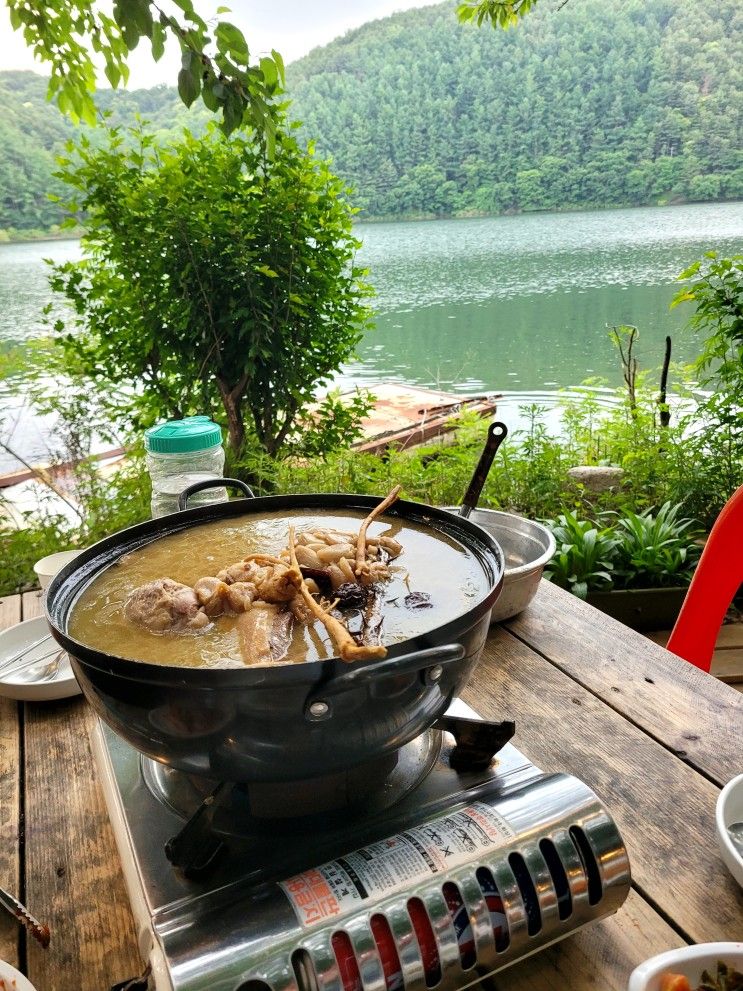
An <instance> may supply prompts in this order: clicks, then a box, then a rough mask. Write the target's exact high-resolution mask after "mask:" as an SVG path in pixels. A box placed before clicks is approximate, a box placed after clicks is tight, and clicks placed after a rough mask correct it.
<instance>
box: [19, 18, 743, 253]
mask: <svg viewBox="0 0 743 991" xmlns="http://www.w3.org/2000/svg"><path fill="white" fill-rule="evenodd" d="M742 56H743V4H741V3H740V2H739V0H718V2H717V3H716V4H715V5H713V6H710V7H709V8H705V7H702V6H701V5H700V4H699V3H698V0H570V2H569V3H568V4H567V6H565V7H564V8H563V9H562V10H559V11H557V10H555V9H554V5H551V4H549V3H548V2H547V0H543V3H542V4H541V5H540V8H539V9H538V10H537V11H536V13H534V14H530V15H529V16H528V17H527V18H526V19H525V20H524V21H523V22H522V23H521V24H520V25H519V27H518V28H516V29H515V30H511V31H508V32H502V31H493V30H491V29H490V28H481V29H479V30H478V29H477V28H476V27H474V25H472V24H468V25H459V24H458V23H457V21H456V18H455V16H454V8H453V5H452V4H451V2H446V3H444V4H441V5H438V6H434V7H425V8H418V9H415V10H409V11H406V12H404V13H400V14H395V15H393V16H391V17H387V18H384V19H383V20H379V21H373V22H371V23H369V24H366V25H364V26H363V27H361V28H358V29H357V30H355V31H352V32H349V33H348V34H346V35H345V36H344V37H342V38H339V39H337V40H336V41H333V42H331V43H330V44H328V45H326V46H324V47H322V48H318V49H315V50H314V51H313V52H311V53H310V54H309V55H307V56H305V57H304V58H303V59H300V60H298V61H297V62H295V63H293V64H292V65H290V66H289V68H288V81H287V82H288V90H289V94H290V96H291V97H292V98H293V100H294V105H293V108H292V113H293V115H294V116H295V117H296V118H297V119H299V120H302V121H303V122H304V130H303V133H304V134H305V135H306V136H307V137H308V138H313V139H315V140H316V143H317V147H318V149H319V151H320V152H322V153H324V154H329V155H331V156H332V158H333V160H334V168H335V171H336V172H337V173H338V174H339V175H341V176H343V177H344V179H346V180H347V181H348V182H349V184H350V185H351V186H352V187H354V189H355V193H354V200H355V202H356V203H357V205H358V206H359V207H361V209H362V213H361V214H360V216H361V217H363V218H365V219H366V218H368V219H373V218H405V217H418V216H451V215H458V216H467V215H472V214H481V213H502V212H511V211H525V210H554V209H570V208H588V207H608V206H623V205H642V204H650V203H664V202H674V201H682V200H699V201H705V200H719V199H737V198H743V140H742V138H743V57H742ZM45 89H46V83H45V80H44V79H43V78H42V77H40V76H37V75H35V74H33V73H28V72H25V73H22V72H2V73H0V107H1V108H2V109H0V237H2V236H3V231H5V237H6V238H7V237H8V236H9V233H8V232H10V234H14V233H16V232H23V231H30V230H32V229H43V230H48V229H49V228H50V227H51V226H52V225H54V224H57V223H58V222H59V220H60V219H61V215H60V211H59V207H58V206H57V205H56V204H54V203H51V202H49V201H48V200H47V198H46V192H47V191H51V192H59V190H58V189H57V187H56V181H55V180H54V179H53V178H52V173H53V171H54V169H55V163H54V156H55V154H58V153H59V152H60V151H61V150H62V146H63V143H64V141H65V140H66V139H67V138H68V137H71V136H74V133H75V130H76V129H75V127H74V126H73V125H72V124H71V123H70V122H69V121H68V120H67V119H66V118H64V117H63V116H62V115H61V114H60V113H59V111H58V110H57V109H56V107H55V106H53V105H51V104H49V103H47V102H46V98H45ZM98 102H99V105H100V106H101V108H102V109H110V110H111V111H112V114H113V122H114V123H118V124H125V123H130V122H132V120H133V118H134V114H135V113H139V114H141V115H142V116H143V117H145V118H146V119H148V120H150V121H152V123H153V124H154V126H155V127H156V128H157V129H158V130H159V131H161V132H163V133H165V134H170V133H175V132H176V131H177V130H178V129H179V128H180V127H182V126H184V125H186V124H188V125H189V126H191V127H192V128H200V127H202V126H203V122H204V120H205V112H204V111H196V112H194V110H192V111H187V110H186V109H185V108H184V107H183V106H182V104H180V102H179V100H178V97H177V94H176V93H175V90H174V89H172V88H170V87H157V88H155V89H150V90H133V91H131V92H111V91H101V93H99V95H98Z"/></svg>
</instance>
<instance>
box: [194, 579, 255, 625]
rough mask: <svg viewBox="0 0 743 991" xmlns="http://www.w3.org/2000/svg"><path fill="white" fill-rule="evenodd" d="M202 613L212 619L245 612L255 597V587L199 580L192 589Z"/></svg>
mask: <svg viewBox="0 0 743 991" xmlns="http://www.w3.org/2000/svg"><path fill="white" fill-rule="evenodd" d="M193 590H194V592H195V593H196V597H197V599H198V600H199V602H200V604H201V606H202V608H203V610H204V612H205V613H206V614H207V616H210V617H212V618H214V617H216V616H224V615H237V614H239V613H243V612H247V610H248V609H250V607H251V605H252V604H253V600H254V599H255V597H256V589H255V585H251V584H249V583H247V582H233V584H232V585H228V584H227V583H226V582H223V581H220V579H219V578H211V577H208V578H199V580H198V581H197V582H196V584H195V585H194V587H193Z"/></svg>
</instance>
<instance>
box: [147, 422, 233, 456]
mask: <svg viewBox="0 0 743 991" xmlns="http://www.w3.org/2000/svg"><path fill="white" fill-rule="evenodd" d="M221 443H222V431H221V430H220V428H219V426H218V425H217V424H216V423H214V422H213V421H212V420H210V419H209V417H208V416H187V417H185V418H184V419H183V420H168V421H167V422H166V423H158V424H157V426H155V427H150V428H149V430H145V432H144V446H145V447H146V448H147V450H148V451H153V452H154V453H155V454H187V453H188V452H189V451H205V450H206V449H207V448H209V447H216V445H217V444H221Z"/></svg>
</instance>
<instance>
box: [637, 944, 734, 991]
mask: <svg viewBox="0 0 743 991" xmlns="http://www.w3.org/2000/svg"><path fill="white" fill-rule="evenodd" d="M718 962H720V963H726V964H727V965H728V966H729V967H735V968H736V970H740V971H743V943H699V944H698V945H697V946H683V947H682V948H681V949H679V950H669V951H668V952H667V953H659V954H658V956H657V957H651V958H650V959H649V960H646V961H645V963H641V964H640V966H639V967H636V968H635V969H634V970H633V971H632V974H631V975H630V979H629V987H628V989H627V991H660V981H661V978H662V977H663V975H664V974H683V975H684V977H685V978H686V979H687V980H688V981H689V984H691V986H692V988H697V987H698V986H699V984H700V982H701V980H702V971H703V970H708V971H710V973H711V974H715V973H716V972H717V964H718Z"/></svg>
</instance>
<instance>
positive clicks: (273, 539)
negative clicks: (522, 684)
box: [68, 510, 489, 668]
mask: <svg viewBox="0 0 743 991" xmlns="http://www.w3.org/2000/svg"><path fill="white" fill-rule="evenodd" d="M363 519H364V514H362V513H359V512H355V511H352V510H344V511H340V512H338V511H333V510H328V511H323V510H306V511H299V510H298V511H297V512H296V513H294V514H292V513H291V512H287V511H280V512H275V513H265V514H262V515H261V516H260V517H258V518H254V517H251V516H247V517H245V518H243V519H239V518H238V519H235V520H227V521H222V520H220V521H217V522H214V523H205V524H202V525H201V526H197V527H190V528H188V529H187V530H184V531H181V532H179V533H175V534H171V535H169V536H166V537H161V538H159V539H157V540H155V541H153V542H152V543H151V544H148V545H147V546H146V547H143V548H140V549H139V550H136V551H133V552H131V553H129V554H125V555H122V557H121V558H120V559H119V561H118V562H116V563H115V564H113V565H111V566H110V567H109V568H107V569H106V571H104V572H103V573H102V574H101V575H99V576H98V577H97V578H95V579H94V580H93V582H92V583H91V584H90V585H89V586H88V587H87V588H86V589H85V590H84V591H83V592H82V594H81V595H80V598H79V599H78V601H77V602H76V603H75V606H74V608H73V611H72V614H71V616H70V619H69V623H68V632H69V634H70V636H72V637H74V638H75V639H76V640H78V641H80V642H81V643H84V644H86V645H88V646H90V647H93V648H94V649H98V650H102V651H105V653H107V654H113V655H116V656H118V657H124V658H128V659H130V660H139V661H148V662H150V663H154V664H167V665H178V666H187V667H215V668H226V667H244V665H245V662H244V660H243V656H242V653H241V651H240V645H239V638H238V634H237V630H236V628H235V627H236V622H237V617H236V616H229V615H223V616H219V617H217V618H216V619H215V620H214V621H213V622H212V624H211V625H210V626H209V627H208V628H207V629H206V630H204V631H194V632H191V631H188V632H185V631H182V632H171V633H166V634H156V633H151V632H149V631H148V630H146V629H144V628H142V627H140V626H138V625H136V624H135V623H133V622H131V621H130V620H129V619H127V617H126V616H125V614H124V604H125V602H126V600H127V598H128V596H129V595H130V593H131V592H132V591H133V590H134V589H135V588H137V587H138V586H141V585H144V584H146V583H147V582H150V581H153V580H154V579H157V578H164V577H168V578H172V579H173V580H175V581H177V582H182V583H183V584H185V585H193V584H194V583H195V582H196V581H197V579H199V578H201V577H203V576H205V575H216V574H217V572H218V571H220V570H221V569H222V568H224V567H226V566H227V565H229V564H232V563H234V562H236V561H238V560H240V559H241V558H243V557H245V556H246V555H247V554H251V553H267V554H277V553H278V552H279V551H280V550H281V549H282V548H284V547H286V545H287V535H288V527H289V525H293V526H294V527H295V529H296V531H297V534H300V533H301V532H302V531H304V530H312V529H315V528H317V527H322V528H325V529H334V530H352V531H353V532H357V531H358V529H359V526H360V524H361V522H362V520H363ZM381 535H385V536H390V537H394V539H395V540H397V541H399V542H400V543H401V544H402V546H403V551H402V553H401V554H400V555H399V557H397V558H395V559H394V560H393V561H392V562H390V566H389V567H390V571H391V575H392V576H391V579H390V580H389V581H386V582H384V584H383V585H381V586H379V588H380V591H379V595H380V598H381V602H382V614H383V626H382V636H381V642H382V643H383V644H384V645H386V646H390V645H391V644H393V643H397V642H399V641H401V640H406V639H409V638H411V637H414V636H417V635H419V634H421V633H424V632H426V631H427V630H430V629H433V628H434V627H438V626H441V625H442V624H444V623H447V622H449V621H451V620H453V619H455V618H456V617H457V616H460V615H462V613H464V612H466V611H467V610H469V609H470V608H472V607H473V606H474V605H475V604H476V603H477V602H479V601H481V600H482V598H483V597H484V595H485V594H486V592H487V590H488V589H489V581H488V579H487V577H486V575H485V572H484V569H483V565H482V564H481V563H480V562H479V561H478V559H477V557H476V556H475V554H473V553H472V552H471V551H469V550H468V549H467V548H466V547H464V546H463V545H462V544H460V543H459V542H458V541H457V540H455V539H453V538H451V537H449V536H447V535H445V534H442V533H440V532H438V531H432V530H431V529H430V528H427V527H425V526H423V525H420V524H417V523H414V522H410V521H408V520H402V519H399V518H397V517H394V516H391V517H382V518H380V519H379V520H377V521H375V522H374V523H372V524H371V526H370V527H369V531H368V536H371V537H374V536H381ZM410 592H425V593H427V594H428V595H430V602H431V606H430V607H429V608H409V607H408V606H407V605H406V604H405V601H404V600H405V597H406V596H407V595H408V594H409V593H410ZM335 654H336V651H335V650H334V647H333V642H332V640H331V639H330V636H329V635H328V633H327V631H326V629H325V627H324V626H323V625H322V623H320V622H319V621H318V622H316V623H314V624H312V625H305V624H303V623H299V622H295V623H294V626H293V633H292V640H291V644H290V647H289V651H288V653H287V655H286V656H285V657H284V658H283V659H282V660H281V662H280V663H282V664H288V663H298V662H301V661H314V660H321V659H324V658H328V657H333V656H335Z"/></svg>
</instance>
